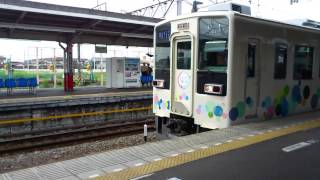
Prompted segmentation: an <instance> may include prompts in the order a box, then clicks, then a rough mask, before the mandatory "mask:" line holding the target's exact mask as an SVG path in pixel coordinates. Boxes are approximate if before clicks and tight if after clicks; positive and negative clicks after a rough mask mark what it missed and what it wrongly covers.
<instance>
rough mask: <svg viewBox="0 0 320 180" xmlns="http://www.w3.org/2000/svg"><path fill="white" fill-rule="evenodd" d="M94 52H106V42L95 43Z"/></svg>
mask: <svg viewBox="0 0 320 180" xmlns="http://www.w3.org/2000/svg"><path fill="white" fill-rule="evenodd" d="M95 52H96V53H107V52H108V49H107V45H106V44H96V45H95Z"/></svg>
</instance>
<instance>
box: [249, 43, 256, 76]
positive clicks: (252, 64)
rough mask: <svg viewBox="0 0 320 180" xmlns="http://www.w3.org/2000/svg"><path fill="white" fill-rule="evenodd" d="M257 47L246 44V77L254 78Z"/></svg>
mask: <svg viewBox="0 0 320 180" xmlns="http://www.w3.org/2000/svg"><path fill="white" fill-rule="evenodd" d="M256 50H257V45H256V44H253V43H250V44H248V60H247V77H254V74H255V62H256Z"/></svg>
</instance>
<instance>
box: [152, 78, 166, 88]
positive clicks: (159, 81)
mask: <svg viewBox="0 0 320 180" xmlns="http://www.w3.org/2000/svg"><path fill="white" fill-rule="evenodd" d="M152 86H153V87H157V88H163V87H164V80H162V79H156V80H154V81H152Z"/></svg>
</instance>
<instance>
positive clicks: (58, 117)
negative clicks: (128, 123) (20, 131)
mask: <svg viewBox="0 0 320 180" xmlns="http://www.w3.org/2000/svg"><path fill="white" fill-rule="evenodd" d="M151 109H152V106H146V107H140V108H130V109H115V110H108V111H99V112H87V113H77V114H66V115H60V116H47V117H37V118H24V119H14V120H0V125H9V124H17V123H25V122H31V121H45V120H51V119H62V118H73V117H81V116H94V115H103V114H111V113H124V112H133V111H145V110H151Z"/></svg>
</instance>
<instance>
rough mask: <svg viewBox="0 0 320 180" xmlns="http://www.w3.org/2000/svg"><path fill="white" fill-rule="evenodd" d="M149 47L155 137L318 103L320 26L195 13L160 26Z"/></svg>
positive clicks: (231, 13)
mask: <svg viewBox="0 0 320 180" xmlns="http://www.w3.org/2000/svg"><path fill="white" fill-rule="evenodd" d="M239 7H240V6H239ZM239 7H236V10H239V9H240V10H241V7H240V8H239ZM154 49H155V67H154V81H153V112H154V114H155V116H156V119H155V121H156V127H157V132H158V134H161V135H166V136H168V135H170V134H173V135H184V134H190V133H196V132H199V131H201V129H221V128H227V127H229V126H232V125H236V124H239V123H246V122H249V121H262V120H269V119H273V118H279V119H281V118H283V117H286V116H289V115H292V114H297V113H303V112H310V111H316V110H319V108H320V106H319V98H320V30H319V29H316V28H312V27H304V26H299V25H293V24H289V23H285V22H278V21H274V20H268V19H263V18H258V17H253V16H250V15H248V14H243V13H241V12H240V11H238V12H237V11H207V12H196V13H191V14H188V15H182V16H178V17H176V18H173V19H169V20H164V21H162V22H160V23H158V24H157V25H156V26H155V30H154Z"/></svg>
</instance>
